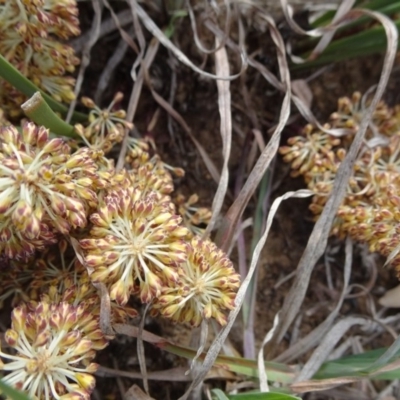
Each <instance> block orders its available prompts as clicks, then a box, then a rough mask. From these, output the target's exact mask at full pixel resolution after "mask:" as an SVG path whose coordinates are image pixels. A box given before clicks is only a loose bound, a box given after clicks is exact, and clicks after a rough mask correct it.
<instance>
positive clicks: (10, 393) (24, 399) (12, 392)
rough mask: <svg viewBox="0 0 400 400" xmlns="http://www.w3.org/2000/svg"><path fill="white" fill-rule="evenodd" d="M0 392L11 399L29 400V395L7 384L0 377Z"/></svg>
mask: <svg viewBox="0 0 400 400" xmlns="http://www.w3.org/2000/svg"><path fill="white" fill-rule="evenodd" d="M0 393H2V394H5V395H6V396H7V398H9V399H11V400H30V399H29V397H28V396H27V395H26V394H25V393H22V392H20V391H19V390H17V389H14V388H12V387H11V386H8V385H7V384H6V383H4V382H3V381H2V380H1V379H0Z"/></svg>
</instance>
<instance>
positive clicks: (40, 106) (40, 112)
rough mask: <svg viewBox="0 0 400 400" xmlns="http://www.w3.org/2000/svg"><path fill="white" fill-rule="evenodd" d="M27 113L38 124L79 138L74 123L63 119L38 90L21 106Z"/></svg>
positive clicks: (60, 133) (62, 134)
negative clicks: (68, 122) (70, 123)
mask: <svg viewBox="0 0 400 400" xmlns="http://www.w3.org/2000/svg"><path fill="white" fill-rule="evenodd" d="M21 108H22V110H23V111H24V113H25V115H26V116H27V117H28V118H29V119H31V120H32V121H33V122H35V123H36V124H37V125H43V126H44V127H46V128H47V129H49V130H50V131H51V132H53V133H54V134H56V135H57V136H67V137H71V138H75V139H78V138H79V136H78V134H77V133H76V132H75V130H74V127H73V126H72V125H69V124H67V123H66V122H65V121H63V120H62V119H61V118H60V117H59V116H58V115H57V114H56V113H55V112H54V111H53V110H52V109H51V108H50V107H49V105H48V104H47V103H46V101H45V100H44V98H43V96H42V94H41V93H40V92H36V93H35V94H34V95H33V96H32V97H31V98H30V99H29V100H27V101H26V102H25V103H24V104H22V106H21Z"/></svg>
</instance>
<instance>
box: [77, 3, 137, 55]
mask: <svg viewBox="0 0 400 400" xmlns="http://www.w3.org/2000/svg"><path fill="white" fill-rule="evenodd" d="M114 15H115V20H114V19H113V18H108V19H106V20H105V21H103V22H102V23H101V26H100V32H99V37H98V39H101V38H102V37H104V36H106V35H108V34H109V33H111V32H113V31H114V30H115V29H118V25H119V26H124V25H128V24H130V23H131V22H132V16H131V13H130V11H129V10H124V11H120V12H119V13H117V14H114ZM117 24H118V25H117ZM90 35H91V32H90V31H89V32H85V33H84V34H83V35H80V36H79V37H77V38H76V39H74V40H72V41H71V42H70V45H71V46H72V47H73V48H74V50H75V52H77V53H80V52H81V51H82V49H83V46H84V45H85V43H86V42H87V41H88V40H89V39H90Z"/></svg>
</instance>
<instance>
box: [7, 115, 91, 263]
mask: <svg viewBox="0 0 400 400" xmlns="http://www.w3.org/2000/svg"><path fill="white" fill-rule="evenodd" d="M70 152H71V149H70V147H69V146H68V145H67V144H66V143H65V141H64V140H63V139H60V138H55V139H50V138H49V132H48V130H47V129H45V128H44V127H38V126H36V125H35V124H33V123H25V124H24V125H23V127H22V134H20V133H19V132H18V131H17V129H16V128H15V127H14V126H12V125H9V126H6V127H2V128H0V251H4V253H5V254H6V255H7V257H9V258H17V259H26V258H27V257H29V256H30V255H31V254H33V252H34V251H35V248H37V249H39V250H40V249H43V248H44V247H45V246H47V245H49V244H52V243H55V242H56V240H57V236H58V234H59V233H61V234H66V233H68V232H69V231H70V230H71V229H73V228H82V227H85V226H86V223H87V220H86V213H87V210H88V209H89V208H90V207H94V206H96V203H97V198H96V193H95V190H94V189H96V185H97V182H98V180H99V177H98V175H97V174H96V173H97V169H98V167H97V165H96V163H95V162H94V160H93V159H92V157H91V154H90V153H88V152H87V151H85V149H84V148H83V149H81V150H78V151H77V152H75V153H74V154H70Z"/></svg>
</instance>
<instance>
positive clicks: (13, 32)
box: [0, 0, 80, 113]
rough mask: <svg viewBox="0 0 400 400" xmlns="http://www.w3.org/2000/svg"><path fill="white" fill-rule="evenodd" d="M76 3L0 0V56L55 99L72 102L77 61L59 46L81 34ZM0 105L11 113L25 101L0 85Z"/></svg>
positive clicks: (70, 0)
mask: <svg viewBox="0 0 400 400" xmlns="http://www.w3.org/2000/svg"><path fill="white" fill-rule="evenodd" d="M77 16H78V9H77V4H76V1H75V0H64V1H47V0H46V1H45V0H25V1H22V0H0V26H1V34H0V54H2V55H3V57H5V58H6V59H7V60H8V61H9V62H10V63H11V64H13V65H14V66H15V67H16V68H18V70H19V71H20V72H21V73H22V74H23V75H25V76H26V77H27V78H28V79H30V80H31V81H32V82H33V83H34V84H36V85H37V86H38V87H39V88H40V89H42V90H44V91H45V92H47V93H48V94H50V95H51V96H52V97H53V98H54V99H56V100H58V101H63V102H70V101H71V100H73V99H74V93H73V86H74V83H75V81H74V79H73V78H72V77H70V76H66V73H71V72H73V71H74V69H75V66H76V65H77V64H78V63H79V59H78V58H77V57H76V56H75V54H74V50H73V49H72V47H70V46H68V45H66V44H64V43H62V42H61V41H64V40H66V39H68V38H70V37H72V36H76V35H78V34H79V33H80V30H79V20H78V18H77ZM0 98H1V103H2V105H3V106H4V105H8V107H9V108H10V109H11V110H14V112H16V113H18V112H19V106H20V104H22V103H23V101H24V100H25V99H24V98H23V97H22V96H21V94H20V93H19V92H17V91H16V90H14V89H13V88H12V86H11V85H9V84H7V83H5V81H1V82H0Z"/></svg>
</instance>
